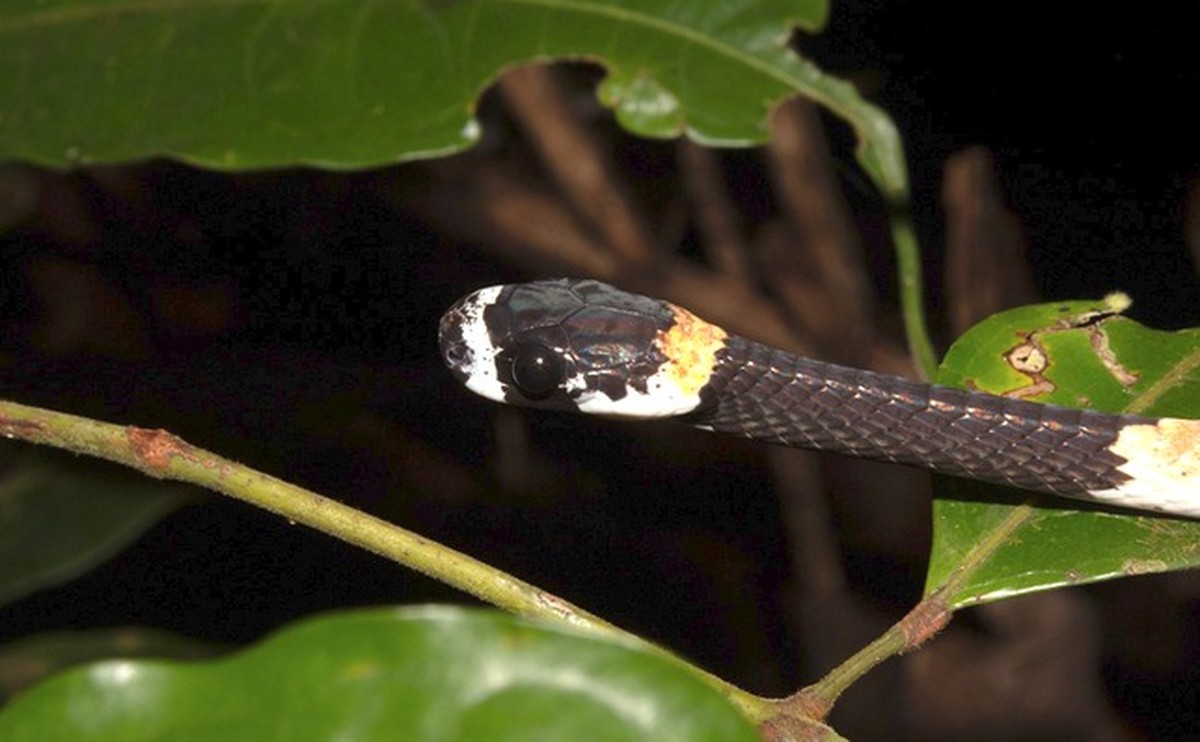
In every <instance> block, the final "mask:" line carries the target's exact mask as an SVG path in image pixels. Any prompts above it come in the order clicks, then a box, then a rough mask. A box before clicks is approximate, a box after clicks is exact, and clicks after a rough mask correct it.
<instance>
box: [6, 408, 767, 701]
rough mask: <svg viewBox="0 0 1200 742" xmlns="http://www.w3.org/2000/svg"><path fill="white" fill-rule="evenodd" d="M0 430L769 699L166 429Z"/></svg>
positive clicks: (48, 422)
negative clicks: (264, 516) (262, 517)
mask: <svg viewBox="0 0 1200 742" xmlns="http://www.w3.org/2000/svg"><path fill="white" fill-rule="evenodd" d="M0 436H3V437H5V438H13V439H21V440H25V441H29V442H31V443H37V444H41V445H47V446H53V447H55V448H61V449H64V450H67V451H73V452H75V453H79V454H85V455H88V456H95V457H98V458H102V459H107V460H109V461H113V462H116V463H118V464H123V465H125V466H129V467H132V468H134V469H137V470H138V471H141V472H142V473H144V474H146V475H148V476H151V477H155V478H157V479H172V480H178V481H181V482H188V483H191V484H195V485H199V486H201V487H204V488H206V489H210V490H213V491H216V492H220V493H222V494H226V495H229V496H230V497H233V498H235V499H238V500H242V501H243V502H247V503H250V504H251V505H257V506H258V507H261V508H263V509H265V510H269V511H271V512H273V513H276V514H278V515H281V516H283V517H284V518H286V519H287V520H288V521H289V522H291V523H300V524H303V525H306V526H309V527H311V528H314V529H316V530H318V531H321V532H322V533H327V534H329V535H331V536H334V537H336V538H339V539H341V540H343V541H345V542H347V543H349V544H353V545H355V546H359V547H361V548H363V549H366V550H367V551H370V552H372V553H375V554H378V555H380V556H383V557H385V558H388V559H391V560H392V561H394V562H397V563H399V564H402V565H404V566H406V567H408V568H410V569H413V570H416V571H417V572H420V573H422V574H424V575H428V576H429V577H432V578H433V579H436V580H438V581H440V582H443V583H445V584H447V585H450V586H452V587H455V588H457V589H459V590H462V591H463V592H466V593H469V594H471V595H474V596H475V597H477V598H479V599H480V600H483V601H485V602H487V603H491V604H492V605H494V606H497V607H498V608H502V609H504V610H506V611H508V612H510V613H513V614H515V615H518V616H524V617H527V618H534V619H539V620H543V621H550V622H553V623H558V624H569V625H572V626H576V627H579V628H582V629H586V630H589V631H594V632H596V633H599V634H604V635H607V636H611V637H616V638H619V639H620V640H622V641H625V642H631V643H634V644H636V645H638V646H641V647H643V648H646V649H649V650H651V651H653V652H655V653H657V654H659V655H661V656H664V657H667V658H669V659H671V660H672V661H673V662H676V663H678V664H679V665H680V666H682V667H685V668H687V669H689V670H690V671H691V672H693V673H696V674H697V675H699V676H700V677H702V678H703V679H704V680H705V681H706V682H708V683H709V684H710V685H711V686H713V687H714V688H715V689H717V690H718V691H719V692H721V693H722V694H724V695H725V697H726V698H728V699H729V700H730V701H731V702H732V703H734V704H736V705H737V706H738V707H739V708H741V709H742V711H743V712H744V713H745V714H746V715H747V716H748V717H749V718H750V719H752V720H754V721H762V720H763V719H765V718H767V717H768V716H769V715H770V713H771V711H770V709H771V702H769V701H766V700H764V699H761V698H758V697H756V696H754V695H752V694H750V693H747V692H745V691H743V690H741V689H739V688H737V687H735V686H733V685H730V684H729V683H727V682H725V681H724V680H721V679H720V678H718V677H716V676H715V675H712V674H710V673H707V672H705V671H704V670H701V669H700V668H697V667H695V666H693V665H690V664H688V663H687V662H685V661H684V660H682V659H680V658H678V657H676V656H675V655H673V654H671V653H670V652H668V651H666V650H665V649H662V648H661V647H657V646H655V645H653V644H650V643H649V642H647V641H645V640H644V639H641V638H640V637H637V636H635V635H633V634H629V633H627V632H625V631H622V630H621V629H619V628H617V627H616V626H614V625H612V624H610V623H608V622H607V621H604V620H603V619H601V618H599V617H597V616H594V615H592V614H590V613H588V612H587V611H584V610H582V609H581V608H579V607H577V606H574V605H572V604H571V603H568V602H567V601H565V600H563V599H562V598H559V597H558V596H555V595H552V594H551V593H548V592H546V591H545V590H542V589H541V588H538V587H536V586H534V585H531V584H529V583H527V582H524V581H522V580H519V579H517V578H515V577H513V576H511V575H508V574H505V573H504V572H501V571H500V570H497V569H495V568H494V567H491V566H489V565H487V564H484V563H483V562H480V561H479V560H477V559H473V558H472V557H469V556H467V555H465V554H463V553H461V552H458V551H455V550H453V549H451V548H449V547H446V546H443V545H441V544H439V543H437V542H435V541H432V540H430V539H427V538H425V537H423V536H421V535H419V534H416V533H413V532H412V531H409V530H406V529H404V528H401V527H399V526H396V525H393V524H391V523H388V522H386V521H383V520H380V519H378V518H375V517H373V516H371V515H367V514H366V513H363V512H361V511H358V510H355V509H354V508H351V507H349V506H346V505H343V504H341V503H339V502H337V501H335V500H330V499H328V498H325V497H322V496H321V495H318V494H317V493H315V492H312V491H309V490H306V489H303V488H301V487H297V486H295V485H293V484H288V483H287V482H284V481H283V480H280V479H276V478H275V477H272V476H269V475H267V474H263V473H262V472H259V471H255V470H254V469H251V468H249V467H246V466H243V465H241V464H238V463H236V462H234V461H230V460H229V459H225V458H222V457H220V456H217V455H216V454H213V453H211V452H209V451H205V450H203V449H200V448H197V447H195V446H193V445H191V444H189V443H187V442H185V441H184V440H182V439H181V438H179V437H177V436H175V435H172V434H171V433H168V432H167V431H165V430H151V429H147V428H136V427H129V426H121V425H113V424H111V423H103V422H99V421H96V420H90V419H88V418H84V417H78V416H75V415H68V414H66V413H62V412H54V411H52V410H46V409H41V408H38V407H29V406H26V405H21V404H17V403H15V402H8V401H0Z"/></svg>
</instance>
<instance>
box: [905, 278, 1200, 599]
mask: <svg viewBox="0 0 1200 742" xmlns="http://www.w3.org/2000/svg"><path fill="white" fill-rule="evenodd" d="M1126 303H1127V302H1126V301H1124V298H1123V297H1113V298H1110V299H1108V300H1106V301H1105V302H1060V303H1056V304H1042V305H1036V306H1030V307H1023V308H1020V309H1014V310H1012V311H1009V312H1004V313H1001V314H998V315H996V316H994V317H991V318H989V319H987V320H985V321H984V322H981V323H980V324H979V325H977V326H975V327H974V328H972V329H971V330H970V331H969V332H967V333H966V334H965V335H963V336H962V337H961V338H960V339H959V340H958V342H956V343H955V344H954V346H953V347H952V348H951V349H950V352H949V353H948V354H947V355H946V359H945V361H943V363H942V368H941V372H940V374H939V377H938V380H939V381H940V382H941V383H944V384H949V385H952V386H970V387H974V388H978V389H982V390H985V391H989V392H992V393H993V394H1014V393H1019V394H1022V395H1030V394H1031V393H1032V392H1035V391H1040V392H1041V393H1037V394H1032V395H1031V396H1028V398H1029V399H1033V400H1035V401H1041V402H1050V403H1054V404H1059V405H1065V406H1074V407H1089V408H1093V409H1097V410H1102V411H1107V412H1132V413H1137V414H1145V415H1153V416H1162V417H1182V418H1193V417H1200V330H1196V329H1192V330H1184V331H1181V332H1162V331H1159V330H1152V329H1149V328H1146V327H1143V326H1141V325H1139V324H1138V323H1136V322H1134V321H1132V320H1129V319H1126V318H1124V317H1121V316H1120V315H1119V312H1120V311H1122V310H1123V309H1124V307H1125V306H1126ZM943 484H944V487H943V490H942V494H941V495H940V496H939V497H938V499H936V500H935V501H934V510H933V515H934V526H933V551H932V555H931V559H930V565H929V573H928V575H927V577H926V592H927V593H929V592H932V591H933V590H934V589H936V588H938V587H939V586H941V585H942V584H943V583H944V582H945V581H946V580H947V579H948V578H950V577H951V575H952V574H953V573H954V571H955V570H957V569H960V568H966V569H969V570H973V571H972V572H971V573H970V575H969V577H968V578H967V580H966V582H965V584H963V585H962V586H961V588H960V589H957V590H955V591H954V592H953V594H951V595H946V596H945V599H946V600H947V601H948V602H949V604H950V606H951V607H954V608H957V607H961V606H964V605H969V604H975V603H982V602H989V601H994V600H999V599H1001V598H1005V597H1009V596H1013V595H1019V594H1022V593H1028V592H1031V591H1034V590H1045V589H1048V588H1053V587H1059V586H1063V585H1076V584H1080V583H1085V582H1095V581H1097V580H1105V579H1111V578H1115V577H1122V576H1126V575H1135V574H1146V573H1150V572H1164V571H1168V570H1175V569H1184V568H1188V567H1193V566H1196V565H1198V564H1200V549H1197V548H1196V545H1197V544H1200V522H1197V521H1191V520H1183V519H1177V518H1165V517H1152V516H1148V515H1138V514H1134V513H1133V511H1120V510H1115V509H1102V508H1099V507H1091V506H1090V505H1088V504H1087V503H1083V502H1076V501H1073V500H1066V499H1062V498H1049V497H1042V496H1032V495H1030V493H1027V492H1021V491H1019V490H1013V489H1009V488H1003V487H992V486H987V485H983V484H979V483H975V482H967V481H965V480H946V481H945V482H943ZM1197 496H1200V493H1198V495H1197Z"/></svg>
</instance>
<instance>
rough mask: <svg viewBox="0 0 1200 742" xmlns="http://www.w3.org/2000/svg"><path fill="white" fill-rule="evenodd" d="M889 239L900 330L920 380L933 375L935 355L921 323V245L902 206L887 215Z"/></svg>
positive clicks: (910, 216)
mask: <svg viewBox="0 0 1200 742" xmlns="http://www.w3.org/2000/svg"><path fill="white" fill-rule="evenodd" d="M890 221H891V227H892V241H893V242H894V243H895V246H896V266H897V270H898V272H899V274H900V311H901V314H903V315H904V332H905V335H906V336H907V337H908V350H909V352H910V353H911V354H912V357H913V361H914V362H915V363H916V364H917V372H918V373H919V374H920V375H921V378H923V379H926V380H928V379H932V378H933V377H934V376H935V375H936V374H937V365H938V364H937V354H936V353H934V350H933V341H932V340H930V339H929V327H928V325H927V324H926V322H925V289H924V283H923V281H922V278H921V248H920V246H919V245H918V243H917V236H916V232H915V231H914V229H913V224H912V214H911V212H910V211H909V210H908V209H907V208H905V209H893V210H892V214H891V217H890Z"/></svg>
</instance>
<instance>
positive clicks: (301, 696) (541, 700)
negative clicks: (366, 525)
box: [0, 608, 758, 742]
mask: <svg viewBox="0 0 1200 742" xmlns="http://www.w3.org/2000/svg"><path fill="white" fill-rule="evenodd" d="M0 739H4V740H9V741H10V742H24V741H25V740H30V741H32V740H46V739H71V740H76V741H77V742H86V741H88V740H114V741H116V740H130V739H237V740H263V739H277V740H329V739H342V740H351V739H353V740H423V741H424V742H439V741H443V742H450V741H451V740H464V741H465V740H494V741H499V740H525V741H528V740H566V739H587V740H610V741H611V742H618V741H622V740H629V742H633V741H634V740H639V741H640V740H647V739H653V740H678V741H679V742H685V741H692V740H695V741H700V740H711V742H718V740H719V741H721V742H734V741H735V740H745V742H752V741H753V740H756V739H758V735H757V734H756V732H755V730H754V727H753V726H751V725H750V723H749V722H748V721H747V720H746V719H745V718H744V717H743V716H742V715H741V714H740V713H739V712H738V711H737V709H736V708H734V707H733V706H732V705H731V704H730V703H729V702H728V701H727V700H726V699H725V698H724V697H723V696H722V695H721V694H720V693H719V692H718V691H716V690H715V689H713V688H712V687H710V686H709V685H707V684H705V683H704V681H702V680H700V679H699V678H697V677H696V675H695V674H694V673H692V672H690V671H688V670H687V669H685V668H684V667H682V666H681V665H680V664H678V663H675V662H671V661H670V660H668V659H666V658H665V657H663V656H661V655H659V654H656V653H651V652H648V651H646V650H645V649H643V648H637V647H633V646H630V645H629V644H626V643H622V642H616V641H613V640H608V639H602V638H599V637H596V636H591V635H583V634H580V633H577V632H574V631H568V630H565V629H560V628H551V627H546V626H542V625H534V624H530V623H528V622H525V621H521V620H518V619H514V618H512V617H509V616H504V615H500V614H496V613H490V612H482V611H470V610H458V609H450V608H440V609H425V610H412V609H409V610H370V611H357V612H351V613H343V614H336V615H331V616H323V617H319V618H315V619H309V620H305V621H302V622H301V623H299V624H296V625H295V626H292V627H290V628H287V629H285V630H283V631H281V632H279V633H278V634H276V635H274V636H272V637H270V638H268V639H267V640H265V641H264V642H262V643H261V644H259V645H257V646H255V647H252V648H250V649H248V650H246V651H244V652H241V653H239V654H236V655H232V656H229V657H226V658H224V659H219V660H215V661H210V662H194V663H182V662H165V661H158V662H155V661H145V660H121V661H108V662H101V663H97V664H94V665H87V666H83V667H78V668H74V669H72V670H68V671H66V672H64V673H62V674H60V675H57V676H55V677H53V678H51V679H50V680H48V681H46V682H44V683H42V684H41V685H38V686H36V687H34V688H32V689H30V690H28V691H26V692H25V693H24V694H22V695H20V696H18V697H17V698H16V699H15V700H14V701H13V702H12V703H11V704H10V705H9V706H8V707H6V708H5V709H4V710H3V711H2V712H0Z"/></svg>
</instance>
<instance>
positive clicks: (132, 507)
mask: <svg viewBox="0 0 1200 742" xmlns="http://www.w3.org/2000/svg"><path fill="white" fill-rule="evenodd" d="M196 497H197V493H196V490H195V489H193V488H191V487H188V486H186V485H182V484H179V483H177V482H163V481H161V480H157V479H149V478H147V477H145V476H143V475H141V474H138V473H137V472H133V471H129V470H127V469H122V468H120V467H117V466H114V465H113V464H109V463H107V462H101V461H95V460H91V459H73V458H72V457H70V456H68V455H65V454H61V453H49V452H36V451H31V450H30V448H29V447H28V446H19V447H18V446H17V445H16V444H12V443H4V444H3V445H2V446H0V604H4V603H7V602H11V601H14V600H17V599H19V598H23V597H25V596H26V595H28V594H30V593H32V592H34V591H36V590H41V589H43V588H47V587H53V586H55V585H58V584H61V583H63V582H66V581H68V580H73V579H75V578H76V577H78V576H80V575H82V574H84V573H86V572H87V571H88V570H90V569H92V568H94V567H95V566H97V565H98V564H100V563H102V562H104V561H106V560H107V559H109V558H110V557H112V556H113V555H114V554H116V553H117V552H119V551H121V550H122V549H124V548H125V547H126V546H128V545H129V544H130V543H132V542H133V541H134V540H135V539H137V538H138V537H140V536H141V535H142V533H144V532H145V531H146V529H148V528H150V527H151V526H153V525H154V524H155V523H157V522H158V521H159V520H161V519H162V518H163V517H165V516H166V515H168V514H169V513H171V512H172V511H174V510H175V509H177V508H179V507H180V506H181V505H184V504H186V503H187V502H189V501H190V500H194V499H195V498H196Z"/></svg>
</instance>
